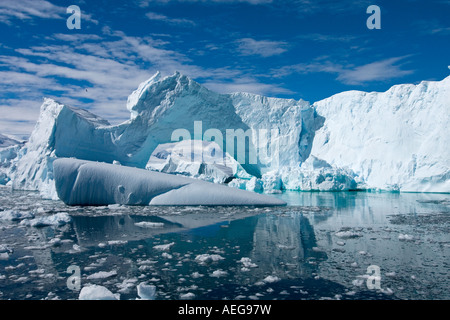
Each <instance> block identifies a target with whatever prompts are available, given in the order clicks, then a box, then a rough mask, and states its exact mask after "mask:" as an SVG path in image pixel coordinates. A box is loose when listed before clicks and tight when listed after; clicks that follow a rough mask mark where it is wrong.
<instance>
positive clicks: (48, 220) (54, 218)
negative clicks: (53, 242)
mask: <svg viewBox="0 0 450 320" xmlns="http://www.w3.org/2000/svg"><path fill="white" fill-rule="evenodd" d="M71 221H72V218H71V217H70V215H69V214H68V213H67V212H59V213H56V214H53V215H51V216H43V217H37V218H34V219H31V220H22V222H21V223H20V224H21V225H26V226H31V227H35V228H39V227H47V226H62V225H65V224H67V223H70V222H71Z"/></svg>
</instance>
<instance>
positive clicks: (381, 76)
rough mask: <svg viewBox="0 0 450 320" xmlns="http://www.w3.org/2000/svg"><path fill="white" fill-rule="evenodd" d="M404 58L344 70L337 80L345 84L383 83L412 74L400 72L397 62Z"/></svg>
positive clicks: (409, 71) (410, 72)
mask: <svg viewBox="0 0 450 320" xmlns="http://www.w3.org/2000/svg"><path fill="white" fill-rule="evenodd" d="M402 59H404V57H395V58H389V59H385V60H381V61H376V62H372V63H369V64H365V65H362V66H358V67H355V68H352V69H344V70H342V71H341V72H340V73H339V76H338V78H337V79H338V80H340V81H342V82H344V83H347V84H363V83H366V82H372V81H383V80H389V79H395V78H401V77H403V76H406V75H409V74H412V73H413V72H414V71H413V70H402V69H401V66H399V65H396V63H397V62H399V61H400V60H402Z"/></svg>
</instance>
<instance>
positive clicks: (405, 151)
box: [311, 77, 450, 192]
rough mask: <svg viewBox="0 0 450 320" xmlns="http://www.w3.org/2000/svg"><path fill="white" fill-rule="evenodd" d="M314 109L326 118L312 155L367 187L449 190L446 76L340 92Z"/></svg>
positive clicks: (449, 103)
mask: <svg viewBox="0 0 450 320" xmlns="http://www.w3.org/2000/svg"><path fill="white" fill-rule="evenodd" d="M314 106H315V108H316V109H317V112H318V113H319V114H320V115H322V116H323V117H324V118H325V119H326V120H325V123H324V125H323V126H322V128H320V129H319V130H318V131H317V132H316V135H315V138H314V141H313V144H312V150H311V154H312V155H314V156H316V157H317V158H320V159H323V160H325V161H327V162H328V163H330V164H331V165H333V166H336V167H338V168H348V169H350V170H352V171H353V172H354V173H355V174H356V175H357V176H358V179H360V180H362V181H365V183H366V184H367V186H368V187H370V188H378V189H384V190H397V191H419V192H450V179H449V178H450V163H449V159H450V149H449V148H448V146H449V145H450V135H449V130H448V123H449V121H450V112H449V107H450V77H447V78H446V79H444V80H442V81H438V82H434V81H424V82H421V83H420V84H418V85H412V84H411V85H408V84H405V85H397V86H394V87H392V88H391V89H389V90H388V91H386V92H382V93H378V92H371V93H366V92H359V91H349V92H343V93H340V94H337V95H334V96H332V97H330V98H327V99H325V100H322V101H319V102H316V103H315V104H314Z"/></svg>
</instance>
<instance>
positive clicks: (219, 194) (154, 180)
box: [53, 158, 286, 206]
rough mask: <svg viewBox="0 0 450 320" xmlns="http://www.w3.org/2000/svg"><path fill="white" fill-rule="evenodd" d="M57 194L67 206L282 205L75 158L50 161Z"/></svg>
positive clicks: (208, 185)
mask: <svg viewBox="0 0 450 320" xmlns="http://www.w3.org/2000/svg"><path fill="white" fill-rule="evenodd" d="M53 166H54V176H55V186H56V192H57V194H58V196H59V198H60V199H61V200H63V201H64V202H65V203H66V204H68V205H109V204H126V205H249V206H252V205H256V206H278V205H285V204H286V203H285V202H284V201H281V200H279V199H276V198H274V197H270V196H267V195H262V194H257V193H253V192H248V191H243V190H238V189H234V188H228V187H227V186H223V185H218V184H213V183H209V182H205V181H201V180H197V179H191V178H186V177H180V176H175V175H169V174H165V173H160V172H151V171H148V170H144V169H138V168H131V167H125V166H117V165H114V164H108V163H100V162H92V161H86V160H78V159H67V158H60V159H57V160H55V161H54V162H53Z"/></svg>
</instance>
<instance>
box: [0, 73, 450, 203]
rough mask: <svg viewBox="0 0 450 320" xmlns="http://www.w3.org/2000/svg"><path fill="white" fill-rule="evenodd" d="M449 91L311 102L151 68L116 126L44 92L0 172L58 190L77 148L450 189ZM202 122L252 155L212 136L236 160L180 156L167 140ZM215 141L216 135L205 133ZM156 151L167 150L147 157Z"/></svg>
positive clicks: (224, 176)
mask: <svg viewBox="0 0 450 320" xmlns="http://www.w3.org/2000/svg"><path fill="white" fill-rule="evenodd" d="M448 101H450V77H448V78H446V79H444V80H442V81H435V82H432V81H427V82H422V83H420V84H418V85H398V86H394V87H392V88H391V89H390V90H388V91H387V92H382V93H375V92H372V93H366V92H359V91H349V92H343V93H340V94H337V95H335V96H332V97H330V98H327V99H324V100H322V101H319V102H316V103H314V104H313V105H310V104H309V103H308V102H306V101H302V100H300V101H296V100H292V99H278V98H267V97H263V96H259V95H254V94H248V93H234V94H218V93H215V92H212V91H210V90H208V89H206V88H205V87H203V86H201V85H200V84H198V83H196V82H195V81H193V80H191V79H189V78H188V77H185V76H183V75H181V74H179V73H176V74H174V75H172V76H169V77H165V78H162V77H161V76H160V74H156V75H155V76H153V77H152V78H151V79H149V80H148V81H146V82H144V83H142V84H141V85H140V86H139V88H138V89H137V90H136V91H134V92H133V93H132V94H131V95H130V97H129V98H128V102H127V108H128V110H129V111H130V113H131V118H130V120H128V121H126V122H124V123H122V124H120V125H116V126H112V125H110V124H109V123H108V122H107V121H106V120H103V119H101V118H99V117H97V116H95V115H93V114H92V113H89V112H87V111H84V110H80V109H77V108H73V107H69V106H66V105H62V104H60V103H58V102H56V101H54V100H51V99H45V100H44V103H43V105H42V107H41V113H40V117H39V120H38V122H37V124H36V127H35V129H34V131H33V133H32V135H31V137H30V140H29V141H28V142H27V143H26V144H25V145H24V146H23V147H20V146H19V147H14V148H16V149H17V150H13V155H11V154H10V155H8V157H9V158H8V159H9V160H8V163H7V164H6V165H4V166H3V168H0V182H3V183H7V182H8V181H9V180H11V182H9V183H10V184H11V185H12V187H13V188H16V189H27V190H39V191H40V192H41V194H42V195H43V196H45V197H46V198H55V199H56V198H57V194H56V190H55V185H54V177H53V161H54V160H55V159H57V158H64V157H65V158H69V157H73V158H77V159H83V160H90V161H100V162H106V163H117V164H121V165H123V166H130V167H136V168H146V169H149V170H157V171H162V172H170V173H173V174H183V175H188V176H191V177H197V178H200V179H203V180H207V181H211V182H216V183H224V182H226V181H229V180H230V179H232V178H238V179H239V180H235V181H234V182H233V183H232V185H234V186H237V187H239V188H242V189H248V190H257V191H261V190H264V191H266V192H278V191H279V190H282V189H289V190H323V191H330V190H333V191H338V190H349V189H355V188H376V189H384V190H398V191H424V192H427V191H429V192H450V182H449V181H450V179H449V178H450V169H449V163H448V159H449V158H450V154H449V152H450V151H449V149H448V147H447V146H448V145H449V142H450V141H449V139H450V135H449V134H447V132H448V128H447V124H448V122H449V120H450V119H449V118H450V116H449V112H448V107H449V106H448V104H449V102H448ZM195 122H201V124H202V127H201V131H200V136H201V135H202V134H204V133H206V132H207V131H208V130H209V129H217V130H218V131H219V132H222V133H225V132H226V130H227V129H231V130H242V131H245V132H250V133H251V136H250V137H249V139H248V142H247V143H248V148H247V149H246V150H245V152H246V154H245V156H246V157H245V159H244V160H242V159H240V158H239V157H238V155H236V154H234V149H233V148H227V145H226V143H225V142H226V141H225V140H226V139H225V138H223V141H222V140H220V139H219V140H214V143H216V144H218V145H219V147H218V148H215V147H214V148H213V149H215V150H216V149H217V150H219V149H221V152H224V153H225V154H226V155H227V156H226V157H228V159H229V160H231V161H230V162H229V163H230V165H229V166H227V165H226V166H222V167H221V166H217V165H211V164H210V163H207V162H205V161H200V162H195V161H189V160H187V159H185V158H183V157H178V158H177V157H176V155H174V154H172V153H171V151H170V150H172V149H173V148H172V146H173V145H172V146H171V144H173V143H174V141H173V137H172V133H173V132H174V131H175V130H177V129H183V130H185V131H186V132H187V134H188V135H189V138H190V139H201V137H200V138H198V137H196V136H195V134H196V132H195V124H194V123H195ZM264 130H265V131H264ZM262 131H264V132H265V134H266V135H264V134H261V132H262ZM224 136H225V135H224ZM266 138H267V139H269V140H268V141H266V140H265V139H266ZM261 141H263V142H264V141H266V142H268V143H260V142H261ZM272 142H276V143H275V149H271V147H272V145H270V143H272ZM211 146H213V142H212V141H209V142H208V143H206V148H210V147H211ZM228 147H229V146H228ZM210 149H211V148H210ZM232 149H233V150H232ZM155 151H158V152H159V151H161V153H159V156H164V155H165V156H166V157H165V158H164V157H159V158H158V159H159V160H161V161H159V162H158V161H156V162H154V161H153V162H152V161H151V160H155V157H154V156H155V155H157V154H158V152H156V153H155ZM197 151H198V150H195V148H194V150H193V153H194V154H195V153H197ZM8 152H9V151H8ZM152 154H153V158H152ZM251 154H256V155H257V158H256V162H254V163H249V162H248V160H249V157H250V155H251ZM0 155H2V152H1V151H0ZM2 157H3V156H2ZM158 159H157V160H158Z"/></svg>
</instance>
